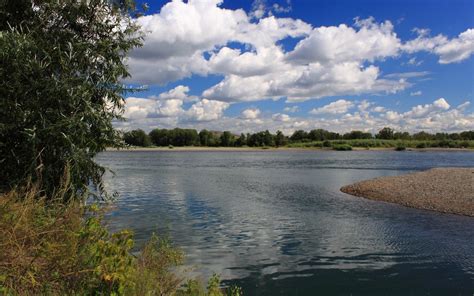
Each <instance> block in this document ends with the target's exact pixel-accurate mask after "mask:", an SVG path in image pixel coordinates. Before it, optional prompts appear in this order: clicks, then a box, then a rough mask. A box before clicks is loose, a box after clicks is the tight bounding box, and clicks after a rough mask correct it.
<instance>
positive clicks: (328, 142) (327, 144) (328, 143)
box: [323, 140, 331, 147]
mask: <svg viewBox="0 0 474 296" xmlns="http://www.w3.org/2000/svg"><path fill="white" fill-rule="evenodd" d="M323 147H331V141H328V140H326V141H324V142H323Z"/></svg>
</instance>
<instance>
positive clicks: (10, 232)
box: [0, 186, 240, 296]
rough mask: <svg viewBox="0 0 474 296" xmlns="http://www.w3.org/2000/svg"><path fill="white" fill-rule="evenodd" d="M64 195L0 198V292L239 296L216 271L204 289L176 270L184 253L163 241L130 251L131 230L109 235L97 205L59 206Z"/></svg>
mask: <svg viewBox="0 0 474 296" xmlns="http://www.w3.org/2000/svg"><path fill="white" fill-rule="evenodd" d="M66 192H67V190H65V189H60V190H58V191H57V193H56V194H55V195H54V196H53V198H47V197H46V196H44V195H42V193H41V192H40V191H39V190H37V188H36V187H35V186H29V188H27V189H22V190H13V191H11V192H8V193H6V194H3V195H1V196H0V248H1V250H2V251H1V252H0V294H1V295H214V296H217V295H240V290H239V289H238V288H231V289H228V290H227V291H224V290H222V289H221V288H220V281H219V278H218V277H217V276H214V277H212V278H211V279H210V280H209V282H208V285H207V287H204V286H203V285H201V284H200V282H198V281H196V280H194V279H186V277H185V275H182V274H179V273H178V272H176V270H177V269H176V268H177V267H178V266H180V265H181V264H182V262H183V258H184V254H183V253H182V252H181V250H180V249H179V248H176V247H174V246H173V245H172V244H171V243H170V242H169V241H168V240H166V239H162V238H159V237H157V236H155V235H154V236H152V237H151V238H150V240H149V241H148V243H147V244H146V245H145V247H144V248H143V249H142V250H141V251H140V252H139V253H138V255H134V253H133V252H132V250H133V247H134V238H133V233H132V232H131V231H129V230H123V231H120V232H116V233H110V232H109V231H108V230H107V228H106V227H105V226H104V224H103V221H102V217H103V212H104V211H103V210H102V209H101V208H100V207H99V206H98V205H97V204H93V205H90V206H84V205H81V204H80V203H79V202H70V203H68V204H64V203H63V202H62V201H63V200H64V196H63V195H64V194H66ZM70 200H76V199H70Z"/></svg>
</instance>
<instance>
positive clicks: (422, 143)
mask: <svg viewBox="0 0 474 296" xmlns="http://www.w3.org/2000/svg"><path fill="white" fill-rule="evenodd" d="M426 147H427V144H426V143H425V142H421V143H419V144H417V145H416V148H418V149H423V148H426Z"/></svg>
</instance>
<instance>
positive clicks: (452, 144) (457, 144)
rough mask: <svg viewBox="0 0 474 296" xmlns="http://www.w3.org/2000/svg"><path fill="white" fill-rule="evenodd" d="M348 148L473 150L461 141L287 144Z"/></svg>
mask: <svg viewBox="0 0 474 296" xmlns="http://www.w3.org/2000/svg"><path fill="white" fill-rule="evenodd" d="M341 146H346V147H347V146H350V147H357V148H394V149H395V148H401V147H404V148H417V149H423V148H467V149H474V141H467V140H466V141H461V140H439V141H436V140H431V141H417V140H380V139H360V140H331V141H313V142H298V143H291V144H288V145H287V147H290V148H324V147H327V148H333V149H335V150H338V149H337V148H338V147H341Z"/></svg>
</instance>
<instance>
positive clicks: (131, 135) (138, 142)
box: [123, 129, 151, 147]
mask: <svg viewBox="0 0 474 296" xmlns="http://www.w3.org/2000/svg"><path fill="white" fill-rule="evenodd" d="M123 140H124V141H125V143H126V144H128V145H131V146H141V147H148V146H151V140H150V137H149V136H148V135H147V134H146V133H145V132H144V131H143V130H141V129H137V130H132V131H129V132H126V133H124V134H123Z"/></svg>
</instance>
